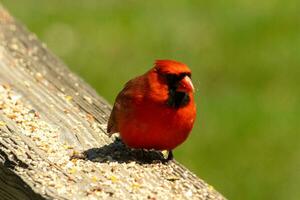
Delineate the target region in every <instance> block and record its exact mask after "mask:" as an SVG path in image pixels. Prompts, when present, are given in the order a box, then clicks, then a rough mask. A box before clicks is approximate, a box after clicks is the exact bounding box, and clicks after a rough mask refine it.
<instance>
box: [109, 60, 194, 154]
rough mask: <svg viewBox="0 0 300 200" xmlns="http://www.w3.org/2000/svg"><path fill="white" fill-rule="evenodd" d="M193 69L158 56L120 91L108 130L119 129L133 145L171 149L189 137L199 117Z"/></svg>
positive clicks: (113, 131) (117, 130) (127, 141)
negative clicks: (142, 72)
mask: <svg viewBox="0 0 300 200" xmlns="http://www.w3.org/2000/svg"><path fill="white" fill-rule="evenodd" d="M193 93H194V87H193V84H192V81H191V70H190V69H189V68H188V67H187V66H186V65H185V64H183V63H180V62H177V61H173V60H157V61H156V62H155V64H154V67H153V68H152V69H150V70H149V71H148V72H146V73H145V74H143V75H141V76H138V77H136V78H134V79H132V80H130V81H128V82H127V83H126V84H125V86H124V88H123V90H122V91H121V92H120V93H119V94H118V96H117V98H116V100H115V103H114V107H113V109H112V112H111V115H110V118H109V121H108V125H107V132H108V133H109V134H110V135H111V134H113V133H115V132H119V133H120V136H121V139H122V141H123V142H124V143H125V144H126V145H127V146H129V147H131V148H138V149H155V150H168V151H169V157H168V159H172V158H173V154H172V149H174V148H175V147H177V146H178V145H180V144H181V143H182V142H184V141H185V140H186V138H187V137H188V135H189V133H190V131H191V130H192V128H193V124H194V121H195V117H196V106H195V102H194V95H193Z"/></svg>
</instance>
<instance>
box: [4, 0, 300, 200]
mask: <svg viewBox="0 0 300 200" xmlns="http://www.w3.org/2000/svg"><path fill="white" fill-rule="evenodd" d="M1 2H2V3H3V4H4V5H5V6H6V7H7V8H8V9H9V10H10V11H11V12H12V14H13V15H14V16H16V17H17V18H18V19H19V20H20V21H22V22H23V23H25V24H26V25H27V26H28V28H29V29H30V30H31V31H33V32H35V33H36V34H37V35H38V36H39V38H40V39H41V40H42V41H44V42H45V43H46V44H47V45H48V47H49V48H50V49H51V50H52V51H53V52H55V53H56V54H57V55H59V56H60V57H61V58H62V60H64V62H65V63H67V65H68V66H70V67H71V69H72V70H73V71H75V72H76V73H78V74H80V76H82V77H83V78H84V79H85V80H86V81H87V82H89V83H90V84H91V85H92V86H93V87H94V88H95V89H96V90H97V91H98V92H99V94H101V95H102V96H103V97H105V98H106V99H107V100H108V101H109V102H110V103H113V101H114V98H115V96H116V95H117V93H118V91H119V90H121V88H122V87H123V84H124V83H125V82H126V81H127V80H129V79H130V78H132V77H134V76H136V75H139V74H141V73H144V72H145V71H146V70H148V69H149V68H150V67H151V66H152V64H153V62H154V60H155V59H158V58H168V59H176V60H179V61H182V62H184V63H186V64H188V65H189V66H190V67H191V69H192V70H193V81H194V84H195V87H196V88H197V94H196V99H197V104H198V118H197V121H196V124H195V127H194V130H193V132H192V135H191V137H190V138H189V139H188V141H187V142H186V143H185V144H183V145H182V146H180V147H179V148H178V149H176V151H175V157H176V159H178V160H179V161H180V162H181V163H183V164H184V165H186V166H187V167H188V168H189V169H191V170H192V171H194V172H195V173H196V174H197V175H199V176H200V177H201V178H203V179H204V180H206V181H207V182H208V183H210V184H212V185H213V186H214V187H215V188H216V189H217V190H219V191H220V192H221V193H223V194H224V195H225V196H226V197H228V198H229V199H243V200H253V199H272V200H277V199H278V200H279V199H280V200H281V199H295V200H296V199H297V200H298V199H300V189H299V187H300V145H299V143H300V128H299V127H300V126H299V123H300V120H299V119H300V101H299V97H300V89H299V85H300V78H299V75H300V53H299V52H300V11H299V8H300V1H298V0H286V1H279V0H264V1H257V0H254V1H253V0H228V1H224V0H216V1H211V0H210V1H207V0H205V1H200V0H182V1H175V0H165V1H157V0H153V1H137V0H123V1H118V0H102V1H97V0H76V1H75V0H63V1H62V0H51V1H50V0H48V1H43V0H2V1H1Z"/></svg>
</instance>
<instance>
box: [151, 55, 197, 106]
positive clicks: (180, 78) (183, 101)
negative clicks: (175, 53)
mask: <svg viewBox="0 0 300 200" xmlns="http://www.w3.org/2000/svg"><path fill="white" fill-rule="evenodd" d="M153 72H154V73H156V75H157V78H158V80H159V83H160V84H161V85H162V86H167V87H162V88H166V89H167V95H168V96H167V104H168V105H169V106H171V107H175V108H180V107H183V106H185V105H187V104H188V103H189V102H190V100H191V98H193V93H194V86H193V83H192V80H191V70H190V69H189V68H188V66H186V65H185V64H183V63H180V62H177V61H173V60H157V61H156V62H155V66H154V68H153ZM162 88H161V89H162Z"/></svg>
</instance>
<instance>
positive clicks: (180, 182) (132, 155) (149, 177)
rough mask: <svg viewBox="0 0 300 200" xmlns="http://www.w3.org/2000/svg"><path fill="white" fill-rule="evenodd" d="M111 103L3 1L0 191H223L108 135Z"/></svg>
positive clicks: (103, 194) (148, 194)
mask: <svg viewBox="0 0 300 200" xmlns="http://www.w3.org/2000/svg"><path fill="white" fill-rule="evenodd" d="M110 111H111V107H110V105H109V104H108V103H107V102H106V101H105V100H104V99H103V98H101V97H100V96H99V95H98V94H97V93H96V92H95V91H94V90H93V89H92V88H91V87H89V86H88V85H87V84H86V83H85V82H84V81H82V80H81V79H80V78H79V77H78V76H76V75H75V74H73V73H71V72H70V71H69V69H68V68H67V67H66V66H65V65H64V64H63V63H62V62H61V61H60V60H59V59H58V58H57V57H56V56H54V55H53V54H52V53H51V52H49V50H47V49H46V47H45V45H43V44H41V42H40V41H38V39H37V38H36V36H35V35H33V34H32V33H29V32H28V31H27V30H26V29H25V28H24V27H23V26H22V25H21V24H20V23H18V22H16V21H15V20H14V19H13V18H12V17H11V16H10V15H9V14H8V13H7V11H6V10H5V9H4V8H3V7H1V6H0V196H1V199H94V198H97V197H98V198H113V199H224V198H223V197H222V196H221V195H220V194H219V193H218V192H216V191H215V190H214V189H213V188H212V187H211V186H209V185H208V184H206V183H205V182H204V181H202V180H201V179H199V178H198V177H196V176H195V175H194V174H193V173H191V172H190V171H188V170H187V169H186V168H184V167H183V166H181V165H180V164H179V163H177V162H176V161H173V162H170V163H162V162H161V154H160V153H157V152H146V153H144V152H142V151H140V150H130V149H128V148H127V147H125V146H124V145H123V144H122V142H121V141H120V140H118V139H117V136H116V135H115V136H114V137H113V138H109V137H108V136H107V135H106V132H105V127H106V123H107V120H108V116H109V113H110ZM81 152H84V156H83V154H82V153H81Z"/></svg>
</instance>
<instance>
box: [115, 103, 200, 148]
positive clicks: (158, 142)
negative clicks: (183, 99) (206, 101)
mask: <svg viewBox="0 0 300 200" xmlns="http://www.w3.org/2000/svg"><path fill="white" fill-rule="evenodd" d="M195 116H196V108H195V105H194V103H193V102H190V103H189V104H188V105H187V106H185V107H183V108H178V109H174V108H169V107H166V106H165V105H162V106H158V105H155V104H152V103H149V102H145V103H143V104H138V105H134V106H132V108H130V107H129V108H128V112H127V113H126V116H124V118H123V120H122V121H121V122H120V124H119V125H120V126H119V127H120V134H121V137H122V139H123V141H124V142H125V143H126V144H127V145H128V146H130V147H132V148H145V149H156V150H171V149H174V148H175V147H176V146H178V145H179V144H181V143H182V142H184V141H185V139H186V138H187V137H188V135H189V133H190V131H191V129H192V127H193V124H194V120H195Z"/></svg>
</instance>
